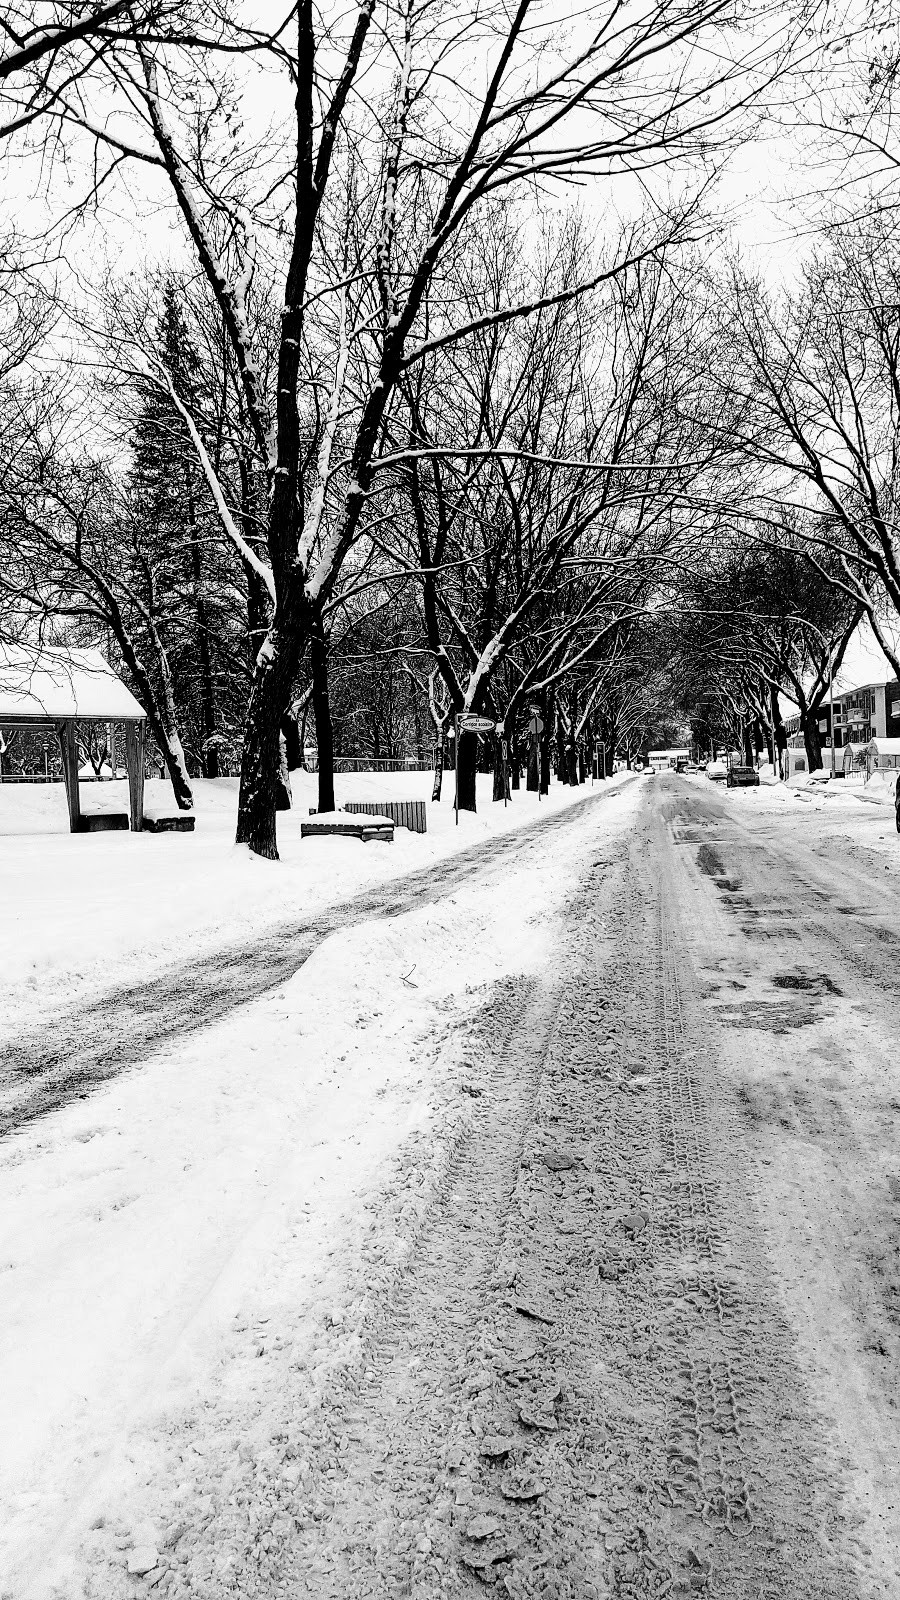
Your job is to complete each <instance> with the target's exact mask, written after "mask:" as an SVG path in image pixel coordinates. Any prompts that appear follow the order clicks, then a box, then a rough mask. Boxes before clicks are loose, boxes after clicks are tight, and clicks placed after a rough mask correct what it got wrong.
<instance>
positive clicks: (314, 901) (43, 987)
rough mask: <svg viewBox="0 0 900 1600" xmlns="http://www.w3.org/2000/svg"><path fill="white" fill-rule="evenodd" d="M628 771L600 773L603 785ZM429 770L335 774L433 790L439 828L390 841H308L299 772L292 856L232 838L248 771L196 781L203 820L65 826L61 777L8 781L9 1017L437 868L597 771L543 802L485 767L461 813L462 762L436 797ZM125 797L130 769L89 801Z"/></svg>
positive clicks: (0, 865)
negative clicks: (255, 849) (166, 826)
mask: <svg viewBox="0 0 900 1600" xmlns="http://www.w3.org/2000/svg"><path fill="white" fill-rule="evenodd" d="M628 776H629V775H628V774H622V775H620V776H619V777H616V778H613V779H610V780H608V782H607V785H606V786H604V785H603V784H596V785H594V788H593V792H594V793H595V794H599V793H601V792H602V791H603V789H604V787H607V788H613V787H615V786H616V785H618V784H620V783H622V782H624V781H626V779H627V777H628ZM431 782H432V779H431V774H430V773H427V772H426V773H422V772H417V773H389V774H376V773H358V774H352V775H350V774H348V775H347V776H338V778H337V780H336V789H337V802H338V805H341V804H343V803H344V802H345V801H347V800H381V799H409V800H417V799H423V800H426V801H428V832H427V833H426V834H413V833H409V832H408V831H407V830H406V829H405V828H398V829H397V830H396V832H395V836H394V843H393V844H392V845H391V846H389V847H384V848H382V847H380V846H379V845H377V844H362V843H360V842H359V841H358V840H355V839H353V840H343V839H333V838H332V839H313V840H304V841H301V838H300V824H301V822H302V821H303V819H304V818H306V817H308V815H309V808H310V806H314V805H315V804H316V800H317V785H316V779H315V777H314V776H311V775H309V774H305V773H302V774H296V773H295V774H294V775H293V778H292V783H293V788H294V799H295V805H294V810H293V811H291V812H289V813H285V814H283V815H281V816H279V819H278V836H279V848H280V852H281V857H282V859H281V861H280V862H278V863H276V864H273V863H270V862H266V861H261V860H259V859H257V858H255V857H253V856H251V855H250V854H249V852H248V851H247V850H246V849H239V848H236V847H235V845H234V843H233V839H234V821H235V812H236V806H237V780H236V779H227V778H226V779H219V780H217V781H212V782H202V781H201V782H198V783H197V784H196V786H195V814H196V831H195V832H194V833H193V834H162V835H152V834H138V835H133V834H130V833H125V832H123V833H100V834H83V835H81V834H79V835H74V836H73V835H72V834H70V833H69V832H68V813H67V810H66V801H65V792H64V789H63V786H62V785H61V784H11V783H10V784H0V879H2V882H3V887H4V911H5V915H4V917H3V918H2V919H0V963H2V968H3V972H4V977H5V980H6V1000H7V1004H6V1007H5V1008H4V1020H3V1022H2V1023H0V1038H2V1031H3V1028H4V1027H5V1026H9V1027H10V1028H13V1027H19V1026H21V1025H22V1024H23V1022H27V1021H29V1020H31V1021H33V1020H35V1019H37V1018H39V1016H40V1013H41V1011H42V1010H43V1009H45V1008H46V1007H49V1006H52V1005H53V1004H55V1003H58V1002H59V1001H61V1000H65V1001H70V1000H71V999H72V998H73V997H75V996H78V995H81V996H83V997H85V998H87V997H89V996H91V995H92V994H97V993H99V992H102V990H103V989H104V988H106V987H109V986H110V985H111V984H113V983H118V982H123V983H127V982H136V981H138V979H139V978H141V977H144V976H146V975H147V973H148V972H149V971H150V970H151V969H152V968H154V967H159V966H162V965H165V964H166V963H168V962H174V961H180V960H183V959H184V957H185V954H186V953H188V954H190V955H192V956H194V955H197V954H200V953H201V952H203V951H209V950H211V949H213V948H216V947H218V946H219V945H220V944H222V943H223V942H225V941H226V940H228V939H230V938H233V937H240V936H241V935H242V934H246V935H247V936H248V937H249V936H250V935H252V934H253V933H254V932H256V931H261V930H262V929H263V928H264V927H266V926H270V925H271V924H272V923H274V922H277V921H279V920H280V919H282V918H284V917H286V916H299V915H302V914H303V913H305V912H315V910H316V909H317V908H319V907H321V906H323V905H327V904H331V903H333V902H335V901H340V900H342V899H346V898H347V897H349V896H350V895H352V894H353V893H355V892H356V891H357V890H359V889H361V888H364V887H365V886H367V885H370V884H374V883H381V882H384V881H385V880H386V879H388V878H391V877H394V876H396V875H398V874H401V873H406V872H411V871H415V870H417V869H419V868H423V867H427V866H428V865H429V864H430V863H431V862H434V861H438V860H441V859H443V858H444V857H446V856H447V855H448V854H451V853H453V852H455V851H457V850H460V849H464V848H466V847H467V846H469V845H472V844H475V843H478V842H480V841H482V840H484V839H486V838H489V837H490V836H492V835H493V834H495V833H498V832H503V831H506V830H510V829H515V828H518V827H521V826H523V825H524V824H526V823H529V822H533V821H535V820H536V819H537V818H538V817H539V816H541V815H545V814H548V813H550V812H555V811H558V810H560V809H562V808H565V807H567V806H570V805H572V804H574V803H577V802H578V801H580V800H583V799H584V798H585V796H586V795H589V794H590V793H591V792H592V790H591V785H590V784H587V785H583V786H581V787H579V788H577V789H570V788H567V787H565V786H564V785H560V784H556V783H554V784H553V786H552V788H551V791H550V795H549V798H545V799H543V800H542V801H541V802H540V803H539V802H538V799H537V796H536V795H532V794H528V793H527V792H526V791H525V790H522V791H520V792H518V793H517V794H516V795H515V798H514V799H513V801H512V802H511V803H510V804H509V805H508V806H506V807H504V806H503V805H502V804H494V803H493V802H492V801H491V778H490V777H489V776H480V777H479V780H478V805H479V810H478V812H477V813H476V814H471V813H466V812H461V813H460V819H459V826H458V827H456V826H454V820H453V786H452V775H450V778H449V779H448V778H447V777H445V781H444V795H445V798H444V800H443V801H442V802H441V804H439V805H432V804H431V802H430V800H429V796H430V793H431ZM171 798H172V791H171V787H170V785H169V784H168V783H163V782H162V781H161V780H158V779H151V780H150V781H149V782H148V783H147V786H146V803H147V810H148V813H149V814H150V815H154V814H156V813H157V812H159V813H168V812H170V811H171V809H172V807H171ZM88 803H89V804H90V806H91V808H92V809H100V808H101V806H102V808H103V809H111V810H118V811H127V810H128V794H127V784H126V783H125V782H124V781H116V782H111V783H104V784H92V785H91V787H90V791H89V793H88V794H86V796H85V804H86V805H87V804H88Z"/></svg>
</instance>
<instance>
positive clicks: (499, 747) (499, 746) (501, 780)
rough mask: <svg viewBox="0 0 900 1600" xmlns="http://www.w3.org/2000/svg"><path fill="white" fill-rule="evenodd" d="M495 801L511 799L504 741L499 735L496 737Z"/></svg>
mask: <svg viewBox="0 0 900 1600" xmlns="http://www.w3.org/2000/svg"><path fill="white" fill-rule="evenodd" d="M492 798H493V799H494V800H508V799H509V769H508V766H507V763H506V762H505V761H504V759H503V740H502V739H501V737H500V735H499V734H496V735H495V737H494V792H493V797H492Z"/></svg>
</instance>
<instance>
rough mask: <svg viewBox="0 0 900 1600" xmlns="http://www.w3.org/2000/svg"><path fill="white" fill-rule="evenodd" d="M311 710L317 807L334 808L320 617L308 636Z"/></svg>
mask: <svg viewBox="0 0 900 1600" xmlns="http://www.w3.org/2000/svg"><path fill="white" fill-rule="evenodd" d="M310 661H311V665H312V682H313V692H312V700H313V714H314V716H315V719H316V744H317V746H318V750H319V810H320V811H334V809H335V803H334V728H333V725H332V721H331V698H330V696H329V693H328V640H327V638H326V636H325V628H324V625H323V622H322V619H321V617H317V618H316V620H315V622H314V623H313V629H312V637H311V640H310Z"/></svg>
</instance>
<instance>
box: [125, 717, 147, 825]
mask: <svg viewBox="0 0 900 1600" xmlns="http://www.w3.org/2000/svg"><path fill="white" fill-rule="evenodd" d="M125 770H126V771H127V773H128V800H129V809H130V811H131V831H132V833H140V832H141V831H142V830H143V826H144V724H143V723H142V722H126V724H125Z"/></svg>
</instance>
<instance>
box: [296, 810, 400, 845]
mask: <svg viewBox="0 0 900 1600" xmlns="http://www.w3.org/2000/svg"><path fill="white" fill-rule="evenodd" d="M326 834H334V835H336V836H337V837H338V838H346V839H362V841H363V843H364V844H367V843H368V841H369V840H370V839H383V840H385V841H386V843H388V844H392V843H393V839H394V824H393V822H391V820H390V818H389V817H368V816H367V817H365V818H363V817H344V816H338V815H337V813H336V812H332V813H331V814H330V815H328V816H321V817H319V816H316V815H315V814H311V816H310V819H309V821H308V822H301V824H300V837H301V839H315V838H320V837H323V836H324V835H326Z"/></svg>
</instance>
